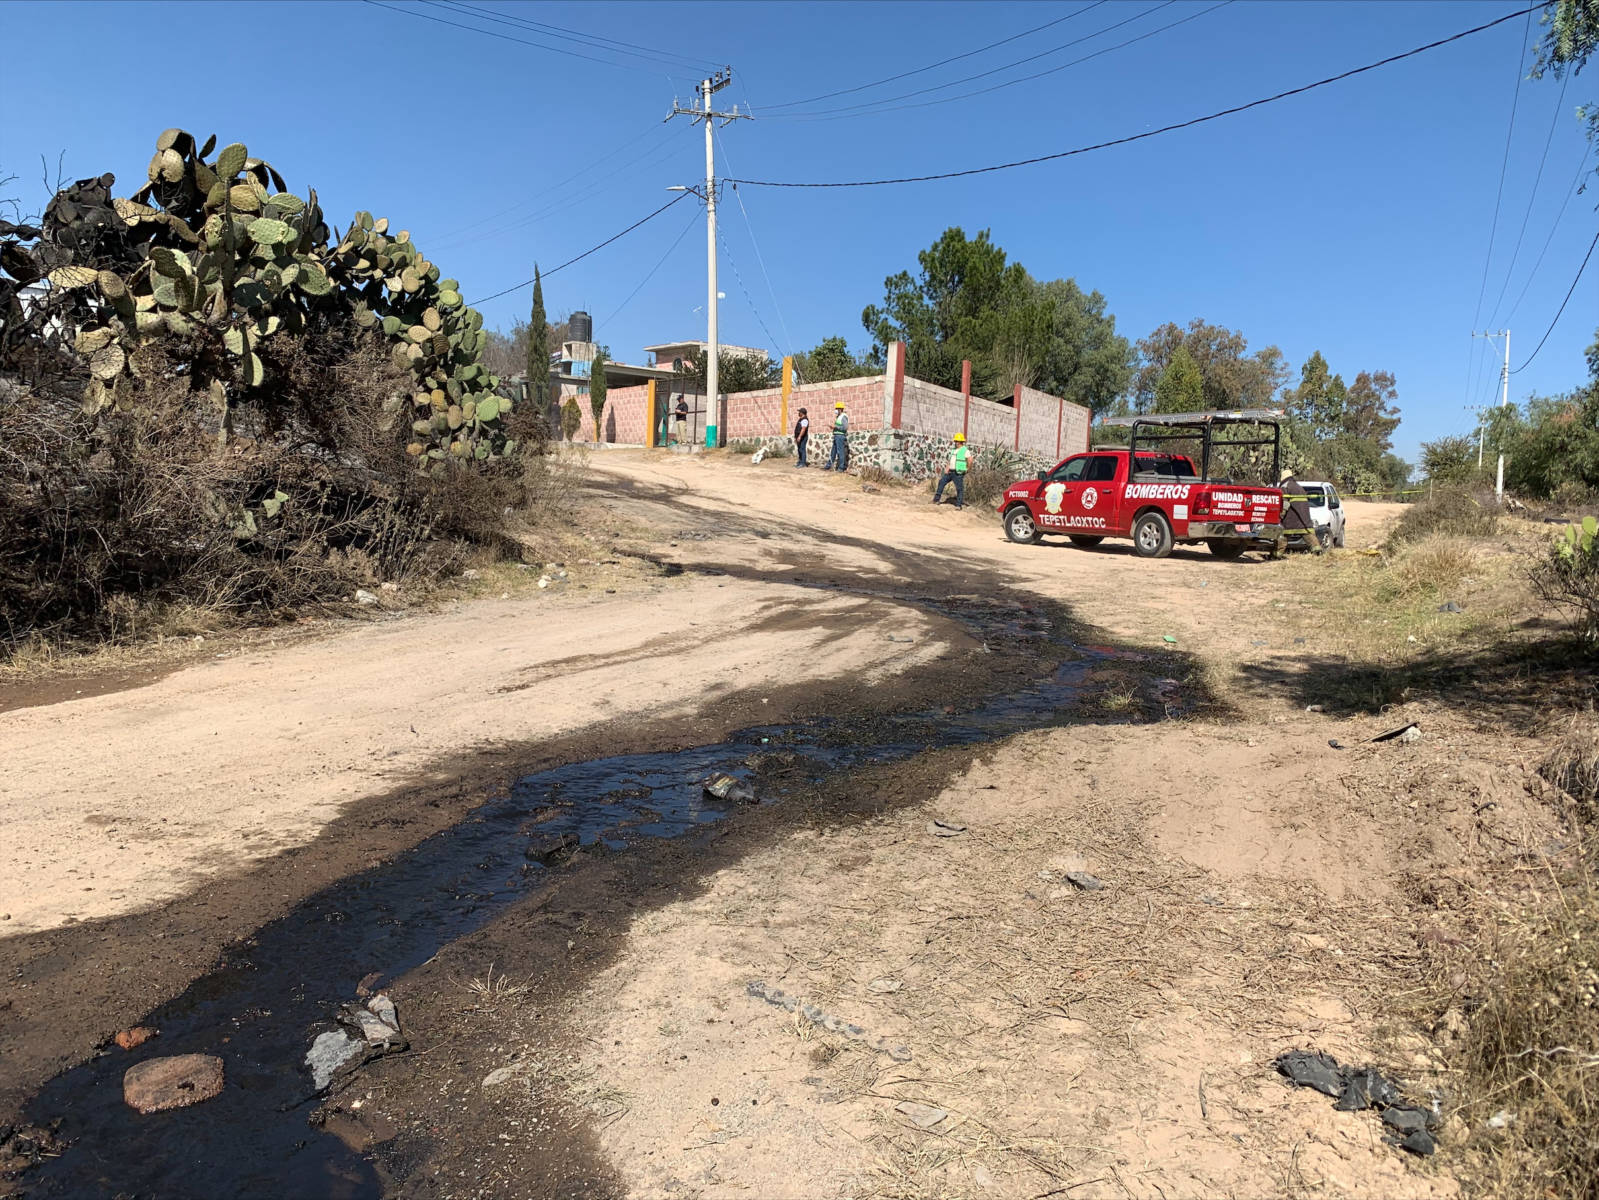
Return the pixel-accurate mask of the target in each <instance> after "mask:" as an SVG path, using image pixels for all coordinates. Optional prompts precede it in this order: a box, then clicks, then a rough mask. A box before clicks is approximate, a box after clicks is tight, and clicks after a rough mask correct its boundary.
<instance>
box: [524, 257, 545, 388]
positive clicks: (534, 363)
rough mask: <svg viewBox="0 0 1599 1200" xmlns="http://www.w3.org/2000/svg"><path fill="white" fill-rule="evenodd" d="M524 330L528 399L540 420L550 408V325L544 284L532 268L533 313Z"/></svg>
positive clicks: (536, 267)
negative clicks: (546, 312)
mask: <svg viewBox="0 0 1599 1200" xmlns="http://www.w3.org/2000/svg"><path fill="white" fill-rule="evenodd" d="M527 325H528V328H527V398H528V401H529V404H530V406H531V407H532V409H533V411H534V412H535V413H537V414H538V415H539V416H543V415H544V413H545V411H546V410H547V409H548V408H549V404H550V324H549V321H548V320H547V319H546V318H545V316H544V281H543V280H542V279H540V278H539V268H538V264H537V263H534V264H533V312H532V314H531V315H530V316H529V317H528V323H527Z"/></svg>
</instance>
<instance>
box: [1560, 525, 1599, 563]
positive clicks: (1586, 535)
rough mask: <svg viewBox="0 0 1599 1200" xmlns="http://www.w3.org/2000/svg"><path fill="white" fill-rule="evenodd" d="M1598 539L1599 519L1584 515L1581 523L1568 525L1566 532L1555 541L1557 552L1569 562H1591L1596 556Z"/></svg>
mask: <svg viewBox="0 0 1599 1200" xmlns="http://www.w3.org/2000/svg"><path fill="white" fill-rule="evenodd" d="M1596 539H1599V520H1596V519H1595V518H1593V517H1584V518H1583V519H1582V524H1581V525H1567V526H1566V530H1565V533H1564V534H1562V535H1561V537H1560V538H1559V539H1558V540H1557V541H1556V542H1555V553H1556V554H1558V555H1559V556H1560V557H1561V558H1562V559H1563V560H1565V561H1566V562H1567V563H1572V564H1575V563H1579V562H1589V561H1591V560H1592V559H1593V558H1594V544H1595V540H1596Z"/></svg>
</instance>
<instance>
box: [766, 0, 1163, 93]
mask: <svg viewBox="0 0 1599 1200" xmlns="http://www.w3.org/2000/svg"><path fill="white" fill-rule="evenodd" d="M1175 3H1177V0H1160V3H1158V4H1156V5H1154V6H1153V7H1152V8H1146V9H1144V10H1143V11H1142V12H1137V13H1134V14H1133V15H1132V16H1130V17H1124V18H1123V19H1122V20H1120V21H1117V22H1115V23H1114V24H1112V25H1107V26H1105V27H1104V28H1103V29H1096V30H1094V32H1093V33H1085V34H1084V35H1083V36H1082V37H1079V38H1073V39H1072V40H1071V41H1069V42H1062V43H1061V44H1060V45H1059V46H1051V47H1050V48H1049V49H1048V50H1040V51H1039V52H1038V53H1037V54H1029V55H1028V56H1027V57H1026V58H1019V59H1017V60H1016V61H1015V62H1008V63H1001V64H1000V65H999V66H997V67H991V68H989V69H988V70H987V71H979V72H978V73H977V74H975V75H967V76H965V77H964V78H961V79H952V80H950V81H949V82H948V83H935V84H933V85H932V86H930V87H924V88H918V89H917V90H916V91H914V92H901V93H900V94H899V95H897V96H883V97H881V98H879V99H877V100H869V101H866V102H864V103H861V104H850V105H845V106H844V107H843V108H827V109H821V110H819V111H816V112H797V113H778V114H777V115H776V116H772V115H770V114H768V115H767V118H766V119H767V120H774V121H799V120H818V119H820V118H823V117H841V116H869V115H870V114H871V113H873V112H892V111H894V110H893V109H892V108H883V107H879V106H881V105H891V104H893V103H894V102H895V101H897V100H912V99H915V98H916V97H917V96H925V95H927V94H928V93H929V92H941V91H943V90H944V89H945V88H952V87H959V86H960V85H961V84H963V83H974V82H976V81H977V80H979V79H986V78H988V77H989V76H990V75H998V74H999V73H1000V72H1001V71H1009V70H1011V69H1012V68H1015V67H1021V66H1025V65H1027V64H1028V63H1030V62H1036V61H1037V60H1039V59H1040V58H1048V57H1049V56H1050V55H1051V54H1059V53H1060V52H1061V51H1062V50H1069V49H1071V47H1073V46H1079V45H1081V44H1082V43H1084V42H1091V41H1093V40H1094V39H1095V38H1097V37H1099V36H1100V35H1101V34H1105V33H1109V32H1111V31H1112V30H1113V29H1120V28H1121V27H1122V26H1123V25H1131V24H1132V23H1133V22H1134V21H1141V20H1143V19H1144V18H1145V17H1147V16H1149V15H1150V14H1151V13H1155V12H1159V11H1160V10H1161V9H1163V8H1170V7H1171V6H1172V5H1173V4H1175ZM1053 69H1055V70H1059V69H1060V68H1053ZM1041 74H1049V72H1048V71H1045V72H1041ZM1016 82H1020V80H1017V81H1016ZM1001 86H1009V85H1008V84H1002V85H1001ZM973 94H974V95H975V94H977V93H973ZM947 99H958V97H947V98H946V100H947ZM943 102H944V101H937V102H935V103H943ZM903 107H914V106H911V105H905V106H903ZM863 110H867V111H863Z"/></svg>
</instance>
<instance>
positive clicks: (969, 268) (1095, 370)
mask: <svg viewBox="0 0 1599 1200" xmlns="http://www.w3.org/2000/svg"><path fill="white" fill-rule="evenodd" d="M917 262H918V265H919V267H920V271H919V272H918V273H917V274H916V275H914V276H913V275H912V274H911V273H910V272H908V271H901V272H899V273H898V274H896V275H890V276H889V277H888V278H887V279H885V280H884V281H883V291H884V295H883V303H882V304H874V305H870V306H868V307H867V308H866V309H865V310H864V311H863V312H862V314H861V323H862V324H863V325H864V326H865V328H866V331H867V333H868V334H870V335H871V338H872V350H871V356H870V361H871V362H872V363H873V364H877V365H880V364H881V363H882V361H883V357H884V355H885V354H886V352H887V349H888V345H889V343H891V342H895V341H902V342H904V343H905V359H906V362H905V366H906V370H907V371H908V372H909V373H910V374H911V375H914V376H915V377H916V378H918V379H925V380H927V381H928V382H930V383H937V384H941V385H943V386H944V387H950V388H958V387H959V386H960V381H961V363H962V361H963V360H969V361H970V362H971V364H972V388H973V390H974V391H975V392H977V393H978V394H979V395H988V396H995V397H1000V396H1008V395H1010V394H1011V392H1012V391H1013V390H1014V389H1015V387H1016V386H1017V385H1018V384H1023V385H1027V386H1036V387H1041V388H1043V389H1045V390H1046V391H1049V392H1050V393H1052V394H1054V395H1059V396H1065V397H1066V398H1067V399H1069V400H1072V401H1073V402H1074V403H1078V404H1083V405H1085V406H1087V407H1088V408H1090V409H1092V410H1093V411H1095V412H1099V411H1102V410H1103V409H1104V408H1105V407H1107V406H1108V405H1109V404H1111V403H1112V402H1113V401H1114V400H1115V398H1116V396H1117V395H1119V394H1120V393H1121V392H1122V391H1123V390H1125V388H1126V386H1127V379H1128V376H1129V375H1130V374H1131V371H1132V348H1131V346H1130V345H1129V344H1128V342H1127V339H1125V338H1122V337H1119V336H1117V334H1116V319H1115V317H1113V316H1111V315H1109V314H1108V313H1106V311H1105V298H1104V297H1103V296H1102V295H1100V294H1099V293H1098V292H1089V293H1085V292H1083V291H1082V289H1081V288H1079V287H1078V286H1077V283H1076V281H1075V280H1072V279H1054V280H1050V281H1048V282H1045V283H1040V282H1039V281H1037V280H1035V279H1034V278H1033V277H1032V276H1030V275H1029V274H1028V273H1027V271H1026V269H1025V268H1024V267H1023V266H1022V265H1021V264H1020V263H1019V262H1013V261H1009V260H1008V259H1007V257H1006V254H1005V251H1004V250H1003V249H1001V248H1000V247H999V246H997V245H995V244H994V243H993V241H992V240H991V239H990V236H989V233H988V231H987V230H983V231H982V232H980V233H978V234H977V235H976V236H975V237H972V238H968V237H967V236H966V234H965V232H964V231H963V230H961V229H960V228H958V227H952V228H950V229H947V230H945V231H944V233H943V235H942V236H941V237H940V238H939V239H938V241H936V242H934V243H933V245H932V246H930V247H928V248H927V249H926V250H924V251H922V252H921V253H920V254H918V255H917Z"/></svg>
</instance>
